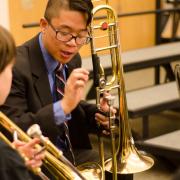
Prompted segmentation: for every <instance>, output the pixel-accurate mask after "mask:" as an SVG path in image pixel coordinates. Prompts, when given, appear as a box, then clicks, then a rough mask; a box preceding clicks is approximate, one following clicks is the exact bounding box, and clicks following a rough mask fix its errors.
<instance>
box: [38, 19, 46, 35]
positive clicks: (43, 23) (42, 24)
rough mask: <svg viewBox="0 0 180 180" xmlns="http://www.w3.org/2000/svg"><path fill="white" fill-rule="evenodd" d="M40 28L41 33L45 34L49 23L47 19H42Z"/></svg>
mask: <svg viewBox="0 0 180 180" xmlns="http://www.w3.org/2000/svg"><path fill="white" fill-rule="evenodd" d="M39 25H40V28H41V32H42V33H44V32H45V30H46V28H47V27H48V22H47V20H46V19H45V18H41V19H40V24H39Z"/></svg>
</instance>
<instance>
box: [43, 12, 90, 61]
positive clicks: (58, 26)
mask: <svg viewBox="0 0 180 180" xmlns="http://www.w3.org/2000/svg"><path fill="white" fill-rule="evenodd" d="M40 24H41V28H42V34H43V36H42V38H43V43H44V46H45V48H46V49H47V51H48V52H49V53H50V54H51V56H53V57H54V58H55V59H56V60H57V61H59V62H61V63H63V64H65V63H67V62H69V61H70V60H71V59H72V57H73V56H74V55H75V54H77V52H78V51H79V49H80V48H81V46H82V45H78V44H77V43H76V40H75V38H73V39H71V40H70V41H68V42H63V41H61V40H58V39H57V36H56V34H57V32H58V31H60V32H61V33H62V34H68V33H70V34H71V35H72V36H78V37H81V36H87V35H88V32H87V26H86V18H85V16H84V15H83V14H82V13H80V12H78V11H71V10H63V9H62V10H60V12H59V16H58V17H54V18H52V19H51V22H50V23H49V22H47V20H45V19H42V20H41V22H40Z"/></svg>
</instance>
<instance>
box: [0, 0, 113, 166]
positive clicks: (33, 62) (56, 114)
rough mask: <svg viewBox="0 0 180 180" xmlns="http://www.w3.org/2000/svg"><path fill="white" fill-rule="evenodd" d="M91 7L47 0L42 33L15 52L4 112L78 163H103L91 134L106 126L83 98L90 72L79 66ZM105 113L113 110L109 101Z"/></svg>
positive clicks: (86, 2) (74, 0)
mask: <svg viewBox="0 0 180 180" xmlns="http://www.w3.org/2000/svg"><path fill="white" fill-rule="evenodd" d="M92 8H93V5H92V2H91V1H90V0H49V1H48V3H47V6H46V9H45V13H44V18H41V19H40V29H41V32H40V33H39V34H37V35H36V36H35V37H33V38H32V39H31V40H29V41H27V42H25V43H24V44H23V45H21V46H19V47H18V48H17V58H16V60H17V61H16V64H15V66H14V68H13V81H12V88H11V91H10V94H9V96H8V98H7V100H6V102H5V104H4V105H3V106H1V108H0V110H1V111H3V112H4V113H5V114H7V115H8V116H9V117H10V118H11V119H12V120H13V121H14V122H15V123H16V124H17V125H18V126H20V127H21V128H22V129H23V130H25V131H26V130H27V129H28V128H29V126H31V125H32V124H34V123H37V124H39V125H40V128H41V130H42V133H43V135H44V136H47V137H48V138H49V139H50V140H51V141H52V142H53V143H54V144H55V145H56V146H57V147H58V148H59V149H60V150H62V151H63V153H64V155H65V157H67V158H68V159H69V160H70V161H71V162H73V164H74V165H78V164H81V163H83V162H87V161H98V160H99V155H98V153H95V152H94V151H93V150H92V147H91V144H90V139H89V137H88V133H89V132H91V130H93V131H95V129H97V122H98V123H99V124H100V125H102V126H103V127H105V128H108V118H107V117H106V116H104V115H102V113H98V112H97V107H96V105H92V104H88V103H87V102H85V101H82V100H81V99H82V95H83V92H84V90H85V87H86V84H87V81H88V75H89V72H88V71H87V70H86V69H83V68H81V57H80V55H79V53H78V52H79V50H80V48H81V47H82V46H83V45H84V44H87V43H88V42H89V40H90V36H89V29H88V28H89V27H88V26H89V24H90V22H91V11H92ZM59 69H61V73H62V74H61V75H59V74H58V70H59ZM57 82H59V83H58V84H57ZM59 84H60V86H59ZM101 110H102V111H105V112H107V111H108V110H109V108H108V105H107V102H106V100H105V99H102V102H101ZM114 112H115V111H114Z"/></svg>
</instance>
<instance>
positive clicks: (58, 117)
mask: <svg viewBox="0 0 180 180" xmlns="http://www.w3.org/2000/svg"><path fill="white" fill-rule="evenodd" d="M53 112H54V120H55V123H56V125H60V124H62V123H64V122H65V121H67V120H70V119H71V114H67V115H65V113H64V111H63V109H62V106H61V101H57V102H55V103H53Z"/></svg>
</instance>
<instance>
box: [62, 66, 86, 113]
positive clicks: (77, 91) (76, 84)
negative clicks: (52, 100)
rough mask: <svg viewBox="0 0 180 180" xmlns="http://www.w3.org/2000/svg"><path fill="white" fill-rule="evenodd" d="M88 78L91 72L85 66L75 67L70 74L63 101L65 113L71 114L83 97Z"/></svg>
mask: <svg viewBox="0 0 180 180" xmlns="http://www.w3.org/2000/svg"><path fill="white" fill-rule="evenodd" d="M88 79H89V72H88V71H87V70H85V69H83V68H77V69H74V70H73V71H72V73H71V74H70V76H69V78H68V80H67V83H66V86H65V90H64V97H63V99H62V101H61V106H62V109H63V110H64V113H65V114H69V113H70V112H71V111H72V110H73V109H74V108H75V107H76V106H77V104H78V103H79V102H80V100H81V99H82V96H83V93H84V89H85V86H86V83H87V81H88Z"/></svg>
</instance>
